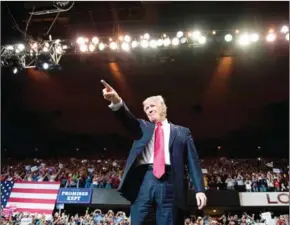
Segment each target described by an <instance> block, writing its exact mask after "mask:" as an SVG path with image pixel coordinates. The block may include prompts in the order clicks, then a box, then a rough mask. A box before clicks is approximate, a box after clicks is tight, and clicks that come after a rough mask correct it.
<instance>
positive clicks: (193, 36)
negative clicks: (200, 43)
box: [191, 30, 201, 40]
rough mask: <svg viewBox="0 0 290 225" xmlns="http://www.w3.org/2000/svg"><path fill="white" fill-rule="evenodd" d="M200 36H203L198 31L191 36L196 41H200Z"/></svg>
mask: <svg viewBox="0 0 290 225" xmlns="http://www.w3.org/2000/svg"><path fill="white" fill-rule="evenodd" d="M200 36H201V33H200V31H198V30H197V31H193V32H192V34H191V37H192V39H194V40H198V39H199V38H200Z"/></svg>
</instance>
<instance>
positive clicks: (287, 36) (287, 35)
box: [286, 33, 289, 41]
mask: <svg viewBox="0 0 290 225" xmlns="http://www.w3.org/2000/svg"><path fill="white" fill-rule="evenodd" d="M286 40H287V41H289V33H287V34H286Z"/></svg>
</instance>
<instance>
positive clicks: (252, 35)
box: [251, 34, 259, 42]
mask: <svg viewBox="0 0 290 225" xmlns="http://www.w3.org/2000/svg"><path fill="white" fill-rule="evenodd" d="M258 40H259V35H258V34H251V41H252V42H257V41H258Z"/></svg>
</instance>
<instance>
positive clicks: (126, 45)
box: [121, 42, 130, 52]
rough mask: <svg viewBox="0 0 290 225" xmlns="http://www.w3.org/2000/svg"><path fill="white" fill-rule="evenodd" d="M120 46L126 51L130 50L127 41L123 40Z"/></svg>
mask: <svg viewBox="0 0 290 225" xmlns="http://www.w3.org/2000/svg"><path fill="white" fill-rule="evenodd" d="M121 48H122V49H123V50H124V51H126V52H128V51H130V45H129V43H127V42H123V43H122V45H121Z"/></svg>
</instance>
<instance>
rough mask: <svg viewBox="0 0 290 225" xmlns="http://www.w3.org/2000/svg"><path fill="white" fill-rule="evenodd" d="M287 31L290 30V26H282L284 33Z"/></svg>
mask: <svg viewBox="0 0 290 225" xmlns="http://www.w3.org/2000/svg"><path fill="white" fill-rule="evenodd" d="M287 32H289V27H288V26H286V25H284V26H283V27H282V28H281V33H283V34H286V33H287Z"/></svg>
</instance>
